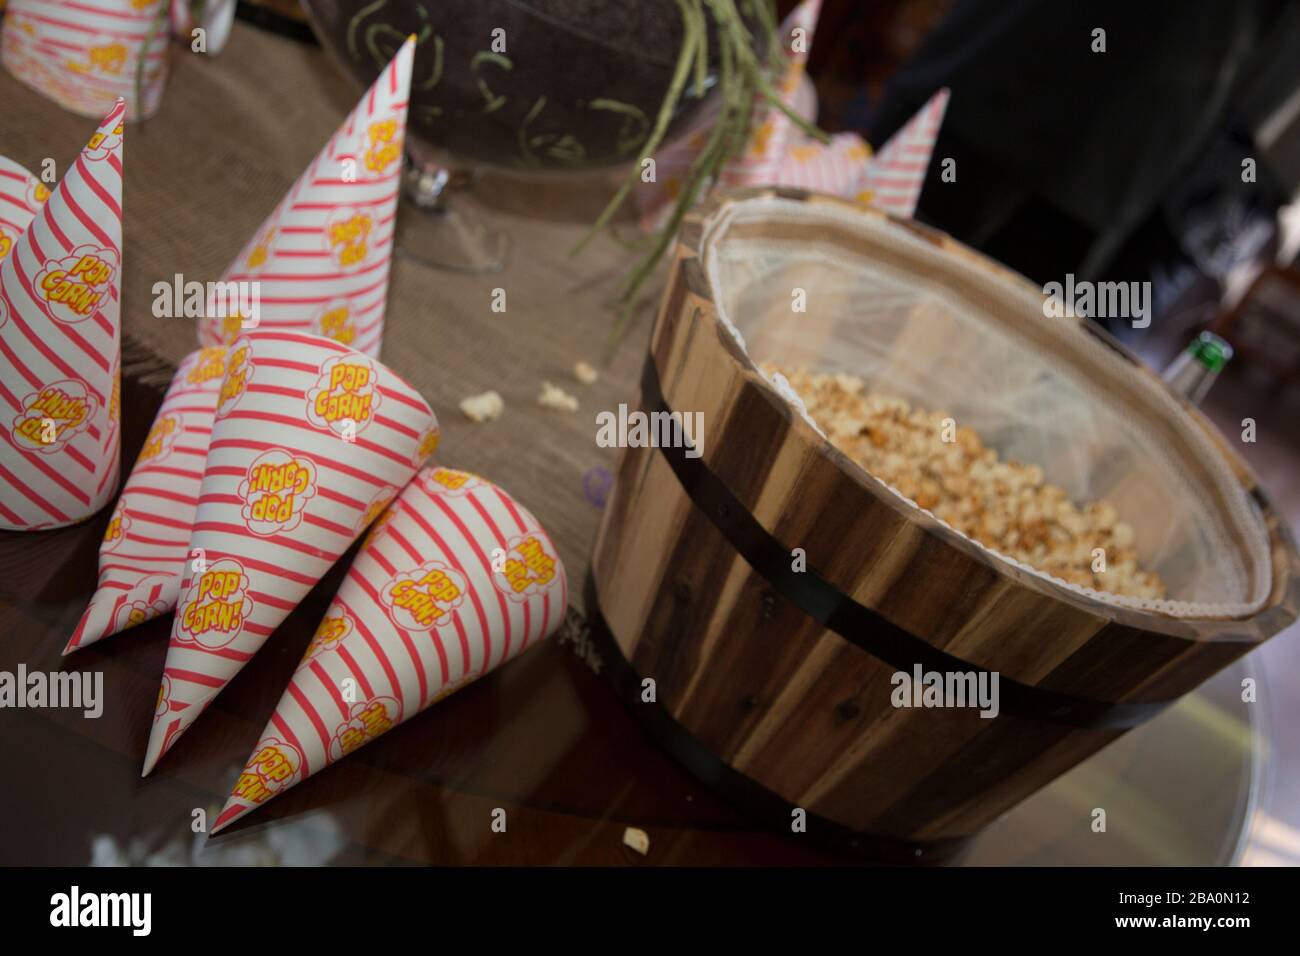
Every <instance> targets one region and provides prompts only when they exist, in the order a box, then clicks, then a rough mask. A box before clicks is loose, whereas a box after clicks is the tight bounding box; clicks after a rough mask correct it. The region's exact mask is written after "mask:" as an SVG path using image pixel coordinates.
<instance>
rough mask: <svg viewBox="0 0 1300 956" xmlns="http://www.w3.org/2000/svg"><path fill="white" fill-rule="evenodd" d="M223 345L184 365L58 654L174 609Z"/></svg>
mask: <svg viewBox="0 0 1300 956" xmlns="http://www.w3.org/2000/svg"><path fill="white" fill-rule="evenodd" d="M225 359H226V350H225V349H222V348H215V349H199V350H198V351H195V352H191V353H190V354H189V355H187V356H186V357H185V360H184V361H182V362H181V364H180V368H178V369H177V370H176V376H175V377H174V378H173V379H172V383H171V386H170V387H169V388H168V389H167V395H166V396H165V397H164V398H163V402H162V406H161V407H160V408H159V409H158V414H157V415H156V416H155V417H154V421H153V426H152V427H151V428H150V429H149V434H148V436H147V437H146V438H145V442H144V447H143V448H141V449H140V456H139V457H138V458H137V459H136V461H135V468H134V469H132V471H131V475H130V477H128V478H127V479H126V484H125V485H123V487H122V494H121V495H119V496H118V499H117V505H116V507H115V508H114V511H113V517H112V519H111V520H110V521H109V523H108V528H107V529H105V531H104V540H103V542H101V544H100V546H99V586H98V588H97V589H96V590H95V594H94V596H93V597H91V599H90V605H89V606H88V607H87V608H86V611H85V613H84V614H82V616H81V622H80V623H79V624H78V625H77V629H76V631H74V632H73V635H72V639H71V640H70V641H69V642H68V646H67V647H66V648H64V651H63V653H65V654H69V653H71V652H72V651H74V650H76V649H77V648H79V647H85V646H86V645H87V644H93V643H95V642H96V641H99V640H102V639H103V638H105V637H109V636H111V635H113V634H116V633H117V632H118V631H123V630H125V629H126V628H128V627H132V626H134V625H136V624H142V623H144V622H145V621H148V620H151V619H152V618H155V617H158V616H159V615H160V614H165V613H167V612H168V611H170V610H171V609H172V608H174V607H175V606H176V595H177V593H178V592H179V591H180V586H181V573H182V572H183V571H184V569H185V558H186V554H187V551H186V549H187V548H188V547H189V541H190V530H191V529H192V528H193V526H194V512H195V510H196V509H197V508H198V504H199V486H200V485H201V484H202V482H203V462H204V459H205V458H206V457H207V454H208V440H209V439H210V437H211V435H212V417H213V415H214V414H215V412H216V410H217V395H218V394H219V392H220V391H221V382H222V379H223V378H224V377H225V370H226V361H225Z"/></svg>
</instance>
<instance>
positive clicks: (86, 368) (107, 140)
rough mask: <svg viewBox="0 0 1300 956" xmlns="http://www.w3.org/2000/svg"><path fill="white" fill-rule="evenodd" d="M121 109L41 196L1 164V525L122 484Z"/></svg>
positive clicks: (92, 499)
mask: <svg viewBox="0 0 1300 956" xmlns="http://www.w3.org/2000/svg"><path fill="white" fill-rule="evenodd" d="M123 109H124V107H123V104H122V103H121V102H119V103H118V104H117V105H116V106H115V107H114V108H113V109H112V110H111V111H110V112H109V114H108V116H107V117H106V118H105V119H104V121H103V123H101V124H100V127H99V129H98V130H97V131H96V132H95V135H94V136H92V137H91V139H90V142H89V144H88V145H87V146H86V148H85V149H84V150H82V152H81V155H80V156H79V157H77V159H76V161H75V162H74V163H73V164H72V165H71V166H70V167H69V168H68V170H67V173H66V174H65V175H64V177H63V179H62V181H60V183H59V184H58V186H57V187H56V188H55V189H54V191H53V192H52V193H51V194H50V195H49V198H48V199H47V200H46V201H45V202H44V204H43V205H41V204H39V200H40V198H41V194H42V192H43V191H42V189H41V187H40V185H39V184H37V183H35V182H33V181H31V180H30V179H29V180H26V181H24V180H22V179H21V177H19V178H15V177H18V173H16V172H15V169H16V167H15V166H14V165H13V164H12V163H6V165H5V167H4V168H3V169H0V181H3V182H4V183H5V189H6V190H14V191H15V192H16V193H17V194H20V195H21V196H22V197H23V198H22V200H21V201H13V202H4V203H3V206H4V209H3V211H0V218H2V219H3V220H4V221H5V225H4V231H3V235H2V237H0V251H4V252H6V254H4V255H3V258H0V410H2V411H3V418H0V527H3V528H12V529H19V530H26V529H37V528H52V527H58V526H60V525H66V524H71V523H73V522H76V521H80V520H82V519H83V518H86V517H89V516H90V515H92V514H94V513H95V512H96V511H98V510H99V509H100V508H102V507H103V506H104V505H105V504H106V503H107V502H108V500H109V499H110V498H111V497H112V495H113V492H114V490H115V489H116V484H117V477H118V454H119V438H120V435H119V429H118V413H119V407H118V404H119V398H120V395H119V391H118V384H119V383H118V372H119V364H120V359H121V340H120V319H119V311H120V302H119V299H120V295H121V293H120V289H121V262H122V117H123ZM2 199H3V197H0V200H2ZM33 211H34V215H32V216H30V218H29V214H31V213H33ZM25 219H27V220H28V221H26V222H25V223H24V220H25Z"/></svg>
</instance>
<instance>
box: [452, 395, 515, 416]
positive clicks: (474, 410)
mask: <svg viewBox="0 0 1300 956" xmlns="http://www.w3.org/2000/svg"><path fill="white" fill-rule="evenodd" d="M505 407H506V403H505V402H503V401H502V400H501V396H500V395H498V394H497V393H496V392H493V391H488V392H483V393H481V394H479V395H470V396H467V397H466V398H462V399H461V400H460V410H461V411H462V412H463V413H464V415H465V417H466V418H468V419H469V420H470V421H472V422H490V421H492V420H493V419H494V418H500V417H501V413H502V412H503V411H505Z"/></svg>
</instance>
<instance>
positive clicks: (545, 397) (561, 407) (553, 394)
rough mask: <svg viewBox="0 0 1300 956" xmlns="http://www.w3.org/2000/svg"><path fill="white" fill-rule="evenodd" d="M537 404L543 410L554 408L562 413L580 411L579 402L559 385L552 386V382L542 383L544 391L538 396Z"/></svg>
mask: <svg viewBox="0 0 1300 956" xmlns="http://www.w3.org/2000/svg"><path fill="white" fill-rule="evenodd" d="M537 404H538V405H541V406H542V407H543V408H554V409H555V410H556V411H561V412H576V411H577V410H578V400H577V399H576V398H574V397H573V396H572V395H570V394H569V393H568V392H566V391H565V390H564V389H562V388H560V387H559V386H558V385H552V384H551V383H550V382H542V391H541V394H539V395H538V396H537Z"/></svg>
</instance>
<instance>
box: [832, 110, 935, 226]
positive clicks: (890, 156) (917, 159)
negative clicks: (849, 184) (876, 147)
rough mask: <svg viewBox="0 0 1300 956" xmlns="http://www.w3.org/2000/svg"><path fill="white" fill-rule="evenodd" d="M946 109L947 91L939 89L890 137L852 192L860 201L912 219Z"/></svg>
mask: <svg viewBox="0 0 1300 956" xmlns="http://www.w3.org/2000/svg"><path fill="white" fill-rule="evenodd" d="M947 109H948V90H947V89H946V88H945V89H942V90H940V91H939V92H938V93H935V94H934V96H932V97H930V100H929V102H927V103H926V104H925V106H923V107H921V109H920V110H919V111H918V112H917V114H916V115H915V116H913V117H912V118H911V119H910V120H908V121H907V124H906V125H905V126H904V127H903V128H902V129H900V130H899V131H898V132H897V133H895V134H894V135H893V136H891V137H890V138H889V142H887V143H886V144H885V145H884V146H882V147H881V149H880V152H879V153H877V154H876V157H875V159H873V160H872V162H871V165H869V166H868V167H867V168H866V170H865V171H864V173H863V176H862V178H861V180H860V181H859V182H858V184H857V185H856V187H855V189H854V191H853V192H852V193H849V195H855V196H857V198H858V199H860V200H862V201H863V202H870V203H872V204H873V205H876V206H879V207H880V208H881V209H884V210H885V211H886V212H892V213H894V215H896V216H902V217H904V218H906V219H911V218H912V214H913V213H914V212H915V211H916V203H917V200H919V199H920V198H921V187H922V186H923V185H924V184H925V174H926V171H927V170H928V169H929V168H930V154H931V153H933V152H934V141H935V140H936V139H938V138H939V127H941V126H942V125H943V114H944V113H945V112H946V111H947Z"/></svg>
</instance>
